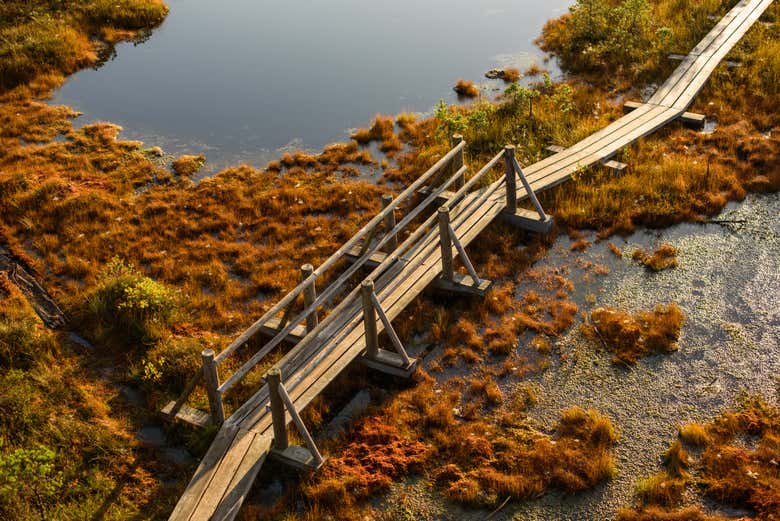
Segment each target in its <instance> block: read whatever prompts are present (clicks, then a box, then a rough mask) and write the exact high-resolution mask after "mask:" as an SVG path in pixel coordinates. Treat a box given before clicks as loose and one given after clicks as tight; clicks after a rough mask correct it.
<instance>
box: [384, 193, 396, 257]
mask: <svg viewBox="0 0 780 521" xmlns="http://www.w3.org/2000/svg"><path fill="white" fill-rule="evenodd" d="M392 202H393V196H392V195H390V194H384V195H383V196H382V209H385V208H387V207H388V206H389V205H390V203H392ZM394 228H395V212H390V213H388V214H387V215H386V216H385V233H387V232H389V231H391V230H392V229H394ZM396 248H398V235H396V234H393V235H392V236H391V237H390V239H388V241H387V242H386V243H385V245H384V247H383V249H384V250H385V252H386V253H392V252H393V251H394V250H395V249H396Z"/></svg>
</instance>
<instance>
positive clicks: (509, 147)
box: [504, 145, 515, 155]
mask: <svg viewBox="0 0 780 521" xmlns="http://www.w3.org/2000/svg"><path fill="white" fill-rule="evenodd" d="M504 153H505V154H511V155H514V154H515V146H514V145H505V146H504Z"/></svg>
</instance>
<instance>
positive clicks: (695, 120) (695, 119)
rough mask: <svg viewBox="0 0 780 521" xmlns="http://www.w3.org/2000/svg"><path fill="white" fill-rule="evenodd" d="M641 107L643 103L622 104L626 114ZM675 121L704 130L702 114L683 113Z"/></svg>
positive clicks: (629, 102)
mask: <svg viewBox="0 0 780 521" xmlns="http://www.w3.org/2000/svg"><path fill="white" fill-rule="evenodd" d="M642 105H644V103H639V102H638V101H626V102H625V103H623V113H624V114H628V113H629V112H633V111H635V110H636V109H638V108H639V107H641V106H642ZM677 119H679V120H680V121H681V122H682V124H683V125H685V126H686V127H691V128H695V129H697V130H701V129H702V128H704V123H705V121H706V120H707V117H706V116H704V115H703V114H696V113H695V112H684V113H683V114H682V115H681V116H680V117H679V118H677Z"/></svg>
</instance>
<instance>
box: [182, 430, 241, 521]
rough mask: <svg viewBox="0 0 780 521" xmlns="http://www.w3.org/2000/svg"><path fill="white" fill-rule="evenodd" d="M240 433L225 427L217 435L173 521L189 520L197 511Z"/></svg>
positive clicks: (196, 471) (185, 491)
mask: <svg viewBox="0 0 780 521" xmlns="http://www.w3.org/2000/svg"><path fill="white" fill-rule="evenodd" d="M237 432H238V427H235V426H230V425H224V426H223V427H222V428H221V429H220V430H219V432H218V433H217V436H216V438H214V441H213V442H211V446H210V447H209V450H208V451H207V452H206V455H205V456H203V459H202V460H201V462H200V465H198V468H197V469H196V470H195V474H194V475H193V476H192V479H191V480H190V482H189V484H188V485H187V488H186V489H185V490H184V493H183V494H182V496H181V498H179V502H178V503H176V507H175V508H174V510H173V512H172V513H171V517H170V519H172V520H177V521H179V520H181V521H184V520H189V519H190V517H191V516H192V514H193V512H194V511H195V509H196V508H197V507H198V503H200V500H201V498H202V497H203V493H204V492H205V491H206V489H207V488H208V485H209V483H210V482H211V478H212V477H213V476H214V472H215V471H216V469H217V466H218V465H219V462H220V460H221V459H222V457H223V456H224V455H225V453H226V452H227V449H228V447H230V444H231V443H233V439H234V438H235V436H236V433H237Z"/></svg>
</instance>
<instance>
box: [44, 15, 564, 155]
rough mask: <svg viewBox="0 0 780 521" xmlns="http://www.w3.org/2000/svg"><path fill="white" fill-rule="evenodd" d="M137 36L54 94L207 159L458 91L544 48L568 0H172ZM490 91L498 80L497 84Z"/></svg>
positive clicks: (267, 147) (261, 148) (278, 143)
mask: <svg viewBox="0 0 780 521" xmlns="http://www.w3.org/2000/svg"><path fill="white" fill-rule="evenodd" d="M168 3H169V5H170V7H171V13H170V15H169V17H168V19H167V20H166V22H165V23H164V24H163V26H162V27H160V28H159V29H157V30H156V31H155V32H154V33H153V35H152V36H151V38H149V39H148V40H147V41H146V42H144V43H143V44H141V45H135V46H134V45H133V44H132V43H124V44H121V45H120V48H119V49H118V53H117V55H116V57H115V58H114V59H112V60H110V61H108V62H107V63H106V64H105V65H104V66H103V67H101V68H100V69H98V70H86V71H83V72H80V73H78V74H76V75H75V76H73V77H72V78H71V79H70V80H69V82H68V83H67V84H66V85H65V86H63V87H62V88H61V89H60V90H59V91H58V92H57V93H56V96H55V99H54V102H55V103H64V104H68V105H71V106H73V107H74V108H76V109H77V110H79V111H82V112H84V114H85V115H84V116H83V117H82V118H81V119H80V120H79V124H84V123H86V122H89V121H96V120H106V121H112V122H115V123H118V124H120V125H122V126H123V127H124V128H125V133H124V136H125V137H127V138H131V139H141V140H143V141H145V142H146V143H147V144H148V145H149V146H155V145H159V146H162V147H163V148H165V149H166V150H168V151H170V152H172V153H174V154H180V153H184V152H187V153H193V152H203V153H205V154H206V155H207V156H208V158H209V161H210V164H211V168H212V169H214V168H215V167H216V166H219V165H224V164H229V163H237V162H239V161H246V162H250V163H254V164H263V163H264V162H265V161H266V160H267V159H268V158H269V156H270V155H276V150H277V149H278V148H280V147H284V146H285V145H288V144H290V143H296V144H297V143H303V144H305V146H307V147H309V148H319V147H321V146H322V145H323V144H325V143H327V142H330V141H334V140H338V139H343V138H345V137H346V136H347V129H349V128H350V127H355V126H360V125H364V124H366V123H367V121H368V120H369V119H370V118H371V117H372V116H373V115H374V114H375V113H376V112H382V113H397V112H400V111H403V110H409V111H427V110H430V109H431V108H432V107H433V105H434V104H435V103H436V101H438V99H440V98H442V97H443V98H445V99H446V100H448V101H452V102H454V101H455V99H454V96H453V95H452V91H451V87H452V85H453V83H454V81H455V80H456V79H457V78H458V77H460V76H463V77H466V78H469V79H471V80H475V81H478V80H480V79H481V78H482V75H483V74H484V72H485V71H487V70H488V69H490V68H491V67H505V66H519V67H521V68H522V67H525V66H528V65H529V64H530V63H532V62H534V61H537V60H538V59H539V58H540V54H539V52H538V50H537V49H536V48H535V47H534V45H533V39H534V38H536V37H537V36H538V35H539V32H540V30H541V27H542V25H543V24H544V22H545V21H546V20H548V19H550V18H551V17H553V16H556V15H558V14H560V13H562V12H563V11H564V10H565V9H566V7H567V5H568V4H569V0H552V1H550V2H536V1H532V0H519V1H518V0H514V1H513V0H489V1H470V2H453V1H446V2H445V1H443V0H428V1H426V2H416V1H413V0H396V1H394V2H367V1H365V0H334V1H330V2H304V1H302V0H290V1H287V2H279V1H271V0H230V1H226V2H219V3H215V2H213V1H211V0H186V1H184V0H168ZM490 90H491V89H488V91H490Z"/></svg>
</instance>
